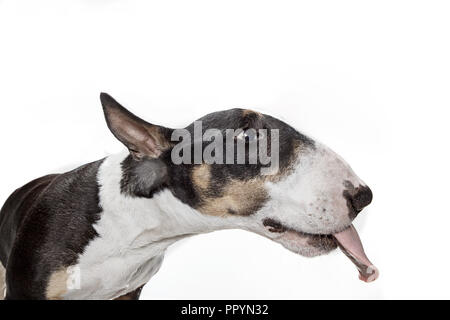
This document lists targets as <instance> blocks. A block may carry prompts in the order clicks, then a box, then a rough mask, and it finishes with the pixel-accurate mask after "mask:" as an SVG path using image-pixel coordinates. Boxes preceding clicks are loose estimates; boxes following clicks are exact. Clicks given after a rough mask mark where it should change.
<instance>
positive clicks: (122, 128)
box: [100, 93, 171, 159]
mask: <svg viewBox="0 0 450 320" xmlns="http://www.w3.org/2000/svg"><path fill="white" fill-rule="evenodd" d="M100 100H101V102H102V106H103V111H104V114H105V119H106V123H107V125H108V128H109V129H110V130H111V132H112V133H113V135H114V136H115V137H116V138H117V139H118V140H119V141H120V142H122V143H123V144H124V145H125V146H126V147H127V148H128V150H129V151H130V154H131V155H132V156H133V158H135V159H142V158H143V157H145V156H147V157H150V158H157V157H159V156H160V155H161V153H162V152H163V151H164V150H166V149H168V148H169V147H170V131H171V130H170V129H168V128H164V127H161V126H157V125H153V124H151V123H148V122H146V121H144V120H142V119H141V118H139V117H137V116H135V115H134V114H133V113H131V112H130V111H128V110H127V109H125V108H124V107H123V106H121V105H120V104H119V103H118V102H117V101H116V100H114V99H113V98H112V97H111V96H110V95H108V94H106V93H102V94H100Z"/></svg>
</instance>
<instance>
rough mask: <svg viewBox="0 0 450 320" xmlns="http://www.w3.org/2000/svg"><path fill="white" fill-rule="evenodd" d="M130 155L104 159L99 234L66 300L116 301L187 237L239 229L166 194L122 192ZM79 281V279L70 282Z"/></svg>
mask: <svg viewBox="0 0 450 320" xmlns="http://www.w3.org/2000/svg"><path fill="white" fill-rule="evenodd" d="M125 156H126V154H120V155H116V156H111V157H108V158H106V159H105V161H104V163H103V164H102V165H101V167H100V170H99V173H98V182H99V184H100V204H101V207H102V209H103V211H102V213H101V218H100V220H99V221H98V223H96V224H95V229H96V231H97V232H98V234H99V236H98V237H97V238H95V239H94V240H93V241H91V242H90V243H89V245H88V246H87V247H86V249H85V251H84V253H83V254H82V255H81V256H80V259H79V263H78V264H77V265H76V266H74V269H75V270H78V272H77V273H75V275H76V276H79V277H80V279H78V281H79V283H80V285H79V287H78V288H71V289H70V290H69V291H68V292H67V293H66V294H65V295H64V298H66V299H112V298H116V297H118V296H121V295H123V294H126V293H128V292H131V291H133V290H134V289H137V288H138V287H140V286H142V285H144V284H145V283H146V282H147V281H148V280H149V279H150V278H151V277H152V276H153V275H154V274H155V273H156V272H157V271H158V270H159V267H160V266H161V263H162V260H163V256H164V253H165V250H166V249H167V247H168V246H170V245H171V244H172V243H174V242H175V241H177V240H179V239H182V238H184V237H187V236H190V235H194V234H198V233H203V232H210V231H214V230H217V229H223V228H231V227H232V226H235V225H239V222H238V221H236V220H239V218H237V219H223V218H218V217H211V216H205V215H203V214H201V213H199V212H198V211H196V210H194V209H192V208H191V207H189V206H188V205H185V204H183V203H182V202H181V201H180V200H178V199H177V198H175V197H174V196H173V195H172V193H171V192H170V191H168V190H165V191H162V192H160V193H158V194H156V195H155V196H154V197H153V198H152V199H145V198H132V197H128V196H124V195H123V194H122V193H121V192H120V179H121V175H122V169H121V165H120V163H121V162H122V161H123V159H124V158H125ZM70 282H71V283H76V282H77V280H76V279H70Z"/></svg>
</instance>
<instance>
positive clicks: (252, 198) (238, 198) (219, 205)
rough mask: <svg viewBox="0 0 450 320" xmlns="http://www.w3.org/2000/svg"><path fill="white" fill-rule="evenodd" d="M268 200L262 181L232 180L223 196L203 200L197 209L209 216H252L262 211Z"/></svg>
mask: <svg viewBox="0 0 450 320" xmlns="http://www.w3.org/2000/svg"><path fill="white" fill-rule="evenodd" d="M267 198H268V195H267V191H266V189H265V188H264V183H263V181H262V180H257V179H252V180H246V181H238V180H231V181H230V183H229V184H228V185H227V186H226V187H225V189H224V191H223V193H222V196H220V197H208V196H206V198H205V199H203V201H202V204H201V205H200V207H198V208H197V209H198V210H199V211H200V212H202V213H204V214H208V215H213V216H227V215H243V216H247V215H251V214H252V213H255V212H256V211H258V209H260V208H261V207H262V206H263V205H264V203H265V202H266V200H267Z"/></svg>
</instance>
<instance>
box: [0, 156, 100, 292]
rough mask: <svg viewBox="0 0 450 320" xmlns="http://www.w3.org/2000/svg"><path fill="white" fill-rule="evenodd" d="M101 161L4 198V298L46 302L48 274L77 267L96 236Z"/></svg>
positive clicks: (2, 215) (23, 188)
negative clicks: (81, 255) (5, 294)
mask: <svg viewBox="0 0 450 320" xmlns="http://www.w3.org/2000/svg"><path fill="white" fill-rule="evenodd" d="M102 161H103V160H100V161H97V162H93V163H90V164H87V165H84V166H82V167H80V168H78V169H75V170H73V171H71V172H68V173H64V174H59V175H52V176H47V177H43V178H40V179H37V180H35V181H33V182H31V183H29V184H28V185H26V186H24V187H22V188H20V189H18V190H17V191H16V192H15V193H14V194H13V195H11V197H10V198H9V199H8V201H7V202H6V204H5V206H4V207H3V208H2V210H1V213H0V219H1V220H0V221H1V231H0V235H1V239H0V242H1V243H2V247H1V259H2V263H3V264H4V265H7V279H6V280H7V281H6V283H7V296H6V298H7V299H45V298H46V296H45V291H46V287H47V282H48V279H49V277H50V275H51V273H52V272H55V271H57V270H60V269H61V268H64V267H67V266H70V265H74V264H76V263H77V260H78V257H79V255H80V254H81V253H82V252H83V250H84V248H85V247H86V245H87V244H88V243H89V242H90V241H91V240H92V239H94V238H95V237H96V236H98V234H97V232H96V231H95V229H94V227H93V225H94V224H95V223H96V221H97V220H98V219H99V217H100V212H101V211H102V209H101V208H100V206H99V194H98V193H99V186H98V183H97V173H98V169H99V166H100V165H101V163H102ZM37 200H38V201H37ZM4 230H10V231H9V232H5V231H4ZM14 234H15V237H13V235H14Z"/></svg>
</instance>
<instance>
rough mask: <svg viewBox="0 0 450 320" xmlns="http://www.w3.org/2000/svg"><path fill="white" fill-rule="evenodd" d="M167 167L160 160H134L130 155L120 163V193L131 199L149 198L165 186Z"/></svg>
mask: <svg viewBox="0 0 450 320" xmlns="http://www.w3.org/2000/svg"><path fill="white" fill-rule="evenodd" d="M167 181H168V176H167V166H166V165H165V164H164V162H163V161H161V160H160V159H150V158H144V159H142V160H135V159H134V158H133V157H132V156H131V155H129V156H128V157H126V158H125V160H124V161H123V162H122V180H121V181H120V189H121V192H122V193H124V194H126V195H129V196H132V197H144V198H151V197H153V195H154V194H155V193H156V192H158V191H160V190H162V189H164V188H165V187H166V186H167Z"/></svg>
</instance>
